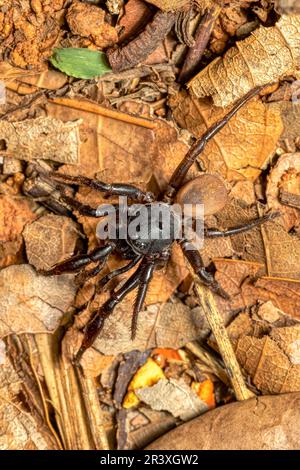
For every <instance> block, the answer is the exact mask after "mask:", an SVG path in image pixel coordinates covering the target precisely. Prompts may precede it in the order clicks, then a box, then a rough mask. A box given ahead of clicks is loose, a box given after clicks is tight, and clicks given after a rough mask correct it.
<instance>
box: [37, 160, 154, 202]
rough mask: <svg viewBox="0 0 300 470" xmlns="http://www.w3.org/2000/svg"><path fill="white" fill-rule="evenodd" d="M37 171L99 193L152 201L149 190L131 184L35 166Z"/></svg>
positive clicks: (62, 181) (53, 178)
mask: <svg viewBox="0 0 300 470" xmlns="http://www.w3.org/2000/svg"><path fill="white" fill-rule="evenodd" d="M37 171H38V172H39V173H40V174H41V175H43V176H45V177H47V178H49V179H52V180H55V181H58V182H61V183H64V184H70V185H72V184H74V185H76V186H86V187H88V188H91V189H94V190H96V191H99V192H101V193H106V194H107V195H108V196H113V195H116V196H127V197H129V198H130V199H135V200H137V201H139V202H152V201H153V200H154V196H153V194H152V193H150V192H144V191H141V190H140V189H139V188H137V187H135V186H133V185H131V184H123V183H112V184H108V183H104V182H102V181H98V180H93V179H91V178H87V177H86V176H70V175H64V174H63V173H59V172H56V171H45V170H44V169H43V168H41V167H37Z"/></svg>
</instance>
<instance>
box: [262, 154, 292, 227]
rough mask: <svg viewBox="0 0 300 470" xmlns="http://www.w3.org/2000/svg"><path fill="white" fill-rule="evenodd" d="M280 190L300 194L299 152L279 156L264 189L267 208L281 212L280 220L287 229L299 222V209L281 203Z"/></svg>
mask: <svg viewBox="0 0 300 470" xmlns="http://www.w3.org/2000/svg"><path fill="white" fill-rule="evenodd" d="M282 190H285V191H286V192H288V193H291V194H295V195H299V196H300V153H287V154H284V155H282V156H281V157H280V158H279V160H278V162H277V163H276V165H275V166H274V168H272V170H271V172H270V174H269V177H268V183H267V189H266V196H267V202H268V206H269V208H270V209H272V210H279V211H280V212H281V218H280V222H281V223H282V225H283V226H284V228H285V229H286V230H287V231H289V230H291V229H292V228H293V227H294V226H296V225H298V224H299V223H300V215H299V210H297V209H294V208H292V207H289V206H287V205H284V204H282V202H281V201H280V193H281V191H282Z"/></svg>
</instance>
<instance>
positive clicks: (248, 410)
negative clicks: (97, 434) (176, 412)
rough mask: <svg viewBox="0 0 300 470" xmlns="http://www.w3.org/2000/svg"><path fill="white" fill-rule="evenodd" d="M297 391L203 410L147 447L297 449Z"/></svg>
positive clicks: (299, 403)
mask: <svg viewBox="0 0 300 470" xmlns="http://www.w3.org/2000/svg"><path fill="white" fill-rule="evenodd" d="M299 420H300V394H299V393H288V394H284V395H278V396H263V397H255V398H253V399H251V400H247V401H244V402H240V403H231V404H229V405H225V406H221V407H219V408H216V409H215V410H212V411H209V412H208V413H205V414H204V415H203V416H200V417H199V418H196V419H194V420H192V421H190V422H188V423H185V424H183V425H182V426H180V427H179V428H177V429H175V430H173V431H170V432H169V433H167V434H166V435H164V436H163V437H162V438H160V439H158V440H156V441H154V442H153V443H152V444H150V446H148V447H147V448H146V449H147V450H156V451H157V450H195V449H197V450H297V449H298V448H299V439H300V429H299Z"/></svg>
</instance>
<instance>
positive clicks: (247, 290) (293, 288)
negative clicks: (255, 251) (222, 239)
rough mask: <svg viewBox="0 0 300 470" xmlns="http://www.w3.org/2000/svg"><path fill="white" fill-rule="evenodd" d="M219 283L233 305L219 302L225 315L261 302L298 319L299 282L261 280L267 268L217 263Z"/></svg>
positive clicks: (279, 279) (254, 264) (217, 261)
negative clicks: (270, 302)
mask: <svg viewBox="0 0 300 470" xmlns="http://www.w3.org/2000/svg"><path fill="white" fill-rule="evenodd" d="M214 263H215V266H216V268H217V272H216V279H217V280H218V281H219V282H220V283H221V285H222V287H223V289H225V290H226V292H228V293H229V295H230V296H231V299H230V302H224V301H223V300H222V299H217V300H218V303H219V304H220V306H221V308H222V310H223V313H224V314H225V312H228V310H229V311H236V310H238V309H240V308H245V307H250V306H251V305H254V304H256V303H257V302H258V301H262V302H267V301H268V300H272V302H273V304H274V305H275V306H276V307H277V308H279V309H280V310H282V311H283V312H285V313H286V314H288V315H290V316H292V317H293V318H295V319H299V312H300V281H299V280H298V279H287V278H275V277H267V276H262V274H263V273H264V266H263V265H262V264H260V263H254V262H246V261H237V260H225V259H224V260H222V259H219V260H215V261H214Z"/></svg>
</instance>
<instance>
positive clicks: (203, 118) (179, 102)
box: [171, 91, 283, 180]
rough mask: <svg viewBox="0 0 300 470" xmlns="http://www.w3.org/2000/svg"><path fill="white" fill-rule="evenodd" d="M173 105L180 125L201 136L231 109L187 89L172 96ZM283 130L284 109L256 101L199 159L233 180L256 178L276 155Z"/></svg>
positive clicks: (214, 170)
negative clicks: (195, 96) (201, 97)
mask: <svg viewBox="0 0 300 470" xmlns="http://www.w3.org/2000/svg"><path fill="white" fill-rule="evenodd" d="M171 107H172V109H173V115H174V117H175V119H176V121H177V123H178V124H179V126H180V127H182V128H184V129H188V130H189V131H190V132H191V133H192V134H193V135H195V136H196V137H198V138H199V137H200V136H201V135H202V134H203V133H204V132H205V131H206V129H207V128H208V127H209V126H210V125H212V124H213V123H215V122H216V121H218V120H219V119H221V118H222V117H223V116H224V115H225V114H226V111H228V109H227V110H226V109H225V110H224V109H221V108H218V107H216V106H212V105H211V103H210V102H209V101H208V100H203V99H202V100H197V99H195V98H194V97H192V96H190V95H188V94H187V92H185V91H183V92H180V93H179V94H177V95H175V96H174V97H173V98H172V99H171ZM282 130H283V127H282V123H281V117H280V112H279V111H278V110H276V109H275V108H269V107H268V106H266V105H265V104H263V103H262V102H261V101H260V100H254V101H253V100H252V101H250V102H249V103H248V104H246V105H245V106H244V107H243V108H242V109H241V110H240V111H239V113H238V114H237V115H236V116H235V117H234V118H232V120H231V121H230V122H229V123H228V124H227V126H225V128H224V129H222V130H221V131H220V132H219V133H218V134H217V135H216V136H215V137H214V139H213V140H212V141H211V142H209V143H208V145H207V147H206V148H205V150H204V152H203V153H202V154H201V155H200V157H199V162H200V163H201V165H202V164H204V167H205V168H206V169H207V171H208V172H209V173H215V172H217V173H220V174H221V175H222V176H224V177H226V178H227V179H229V180H232V179H242V178H243V177H247V178H250V179H253V180H254V179H255V178H256V177H257V176H258V175H259V174H260V172H261V170H262V169H264V168H265V167H266V165H267V164H268V162H269V160H270V158H271V157H272V156H273V155H274V152H275V150H276V145H277V142H278V139H279V138H280V135H281V133H282Z"/></svg>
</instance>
